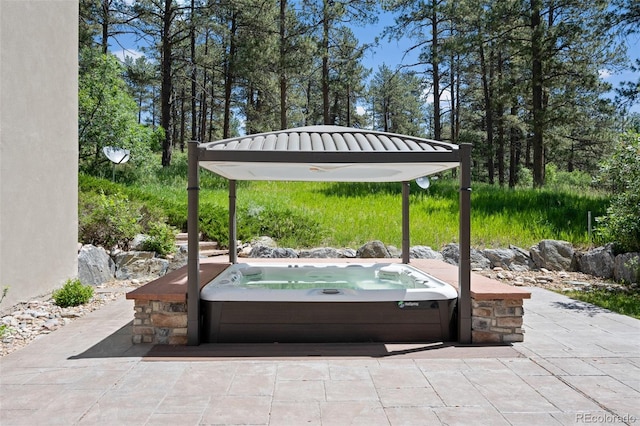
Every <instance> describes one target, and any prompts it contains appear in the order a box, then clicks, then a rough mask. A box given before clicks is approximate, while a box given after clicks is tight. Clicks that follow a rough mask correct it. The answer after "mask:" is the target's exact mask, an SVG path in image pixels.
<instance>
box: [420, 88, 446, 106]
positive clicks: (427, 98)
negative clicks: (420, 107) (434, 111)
mask: <svg viewBox="0 0 640 426" xmlns="http://www.w3.org/2000/svg"><path fill="white" fill-rule="evenodd" d="M422 96H423V97H424V101H425V103H426V104H428V105H431V104H433V93H432V92H431V91H430V90H425V91H424V92H423V94H422ZM450 103H451V91H450V90H447V89H445V90H443V91H442V93H440V105H442V104H447V105H449V104H450Z"/></svg>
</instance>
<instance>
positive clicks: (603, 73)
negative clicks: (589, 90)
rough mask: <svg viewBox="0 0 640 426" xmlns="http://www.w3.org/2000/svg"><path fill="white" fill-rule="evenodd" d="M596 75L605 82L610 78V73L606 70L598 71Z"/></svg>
mask: <svg viewBox="0 0 640 426" xmlns="http://www.w3.org/2000/svg"><path fill="white" fill-rule="evenodd" d="M598 75H599V76H600V78H601V79H603V80H606V79H607V78H609V77H611V75H612V73H611V71H609V70H607V69H603V70H598Z"/></svg>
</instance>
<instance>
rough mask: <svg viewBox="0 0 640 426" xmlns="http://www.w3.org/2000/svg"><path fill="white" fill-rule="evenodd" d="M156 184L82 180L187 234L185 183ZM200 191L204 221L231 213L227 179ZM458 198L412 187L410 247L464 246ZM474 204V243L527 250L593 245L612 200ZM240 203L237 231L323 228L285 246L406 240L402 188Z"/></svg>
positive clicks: (260, 197)
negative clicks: (258, 222)
mask: <svg viewBox="0 0 640 426" xmlns="http://www.w3.org/2000/svg"><path fill="white" fill-rule="evenodd" d="M150 181H151V182H150V183H136V184H131V185H123V184H112V183H111V182H108V181H105V180H97V179H94V178H87V177H81V190H90V191H97V190H104V191H106V192H107V193H108V192H122V193H124V194H126V195H127V196H128V197H129V198H130V199H131V200H135V201H139V202H142V203H146V204H147V205H148V206H149V208H152V209H160V210H162V211H163V212H164V216H165V217H167V218H168V220H169V222H170V223H171V224H173V225H174V226H176V227H178V228H182V229H185V227H186V217H187V209H186V205H187V194H186V190H185V188H186V180H185V178H181V177H176V176H175V175H171V177H170V179H165V181H164V182H163V181H162V180H160V181H158V179H150ZM201 188H202V189H201V191H200V205H201V208H200V215H201V221H202V220H206V219H207V216H208V215H210V214H212V213H211V212H213V211H214V210H218V214H220V210H226V209H227V205H228V193H227V185H226V181H225V180H224V179H221V178H218V177H215V176H213V175H211V174H209V173H208V172H206V171H205V172H203V173H202V179H201ZM458 196H459V195H458V183H457V181H455V180H452V179H440V180H437V181H435V182H434V183H433V184H432V185H431V187H430V188H429V189H428V190H423V189H420V188H419V187H418V186H417V185H415V183H412V184H411V195H410V232H411V245H428V246H431V247H432V248H434V249H440V248H441V247H442V246H443V245H445V244H448V243H452V242H457V241H458ZM471 198H472V202H471V203H472V213H471V220H472V224H471V243H472V246H474V247H476V248H483V247H508V246H509V245H510V244H514V245H517V246H520V247H523V248H528V247H529V246H531V245H533V244H535V243H537V242H539V241H540V240H542V239H547V238H549V239H561V240H567V241H570V242H571V243H573V244H574V245H576V246H587V245H589V243H590V242H589V238H588V234H587V212H588V211H591V212H592V215H593V217H597V216H598V215H602V214H603V213H604V212H605V209H606V207H607V205H608V201H609V200H608V198H607V197H605V196H602V195H598V194H592V193H586V192H585V193H581V194H579V193H574V192H569V191H566V192H562V191H557V190H555V191H550V190H533V189H517V190H509V189H503V188H500V187H498V186H491V185H487V184H480V183H475V184H474V185H473V192H472V196H471ZM237 203H238V207H239V212H238V226H239V227H241V226H243V223H246V222H247V221H248V220H249V219H251V217H250V216H252V215H255V214H256V212H261V211H265V210H266V211H269V212H270V215H269V216H267V217H268V219H263V220H269V221H273V222H277V221H279V220H284V219H285V218H286V216H293V217H295V218H298V219H297V220H298V222H304V223H301V226H305V227H316V228H317V229H316V230H315V231H317V232H313V233H311V234H310V236H308V238H304V240H302V241H297V240H296V237H295V235H292V236H291V237H288V236H287V235H286V232H285V233H284V234H285V235H283V236H281V241H279V243H280V244H281V245H282V246H288V247H294V248H302V247H310V246H318V245H324V246H333V247H352V248H357V247H359V246H361V245H362V244H364V243H366V242H368V241H371V240H380V241H382V242H384V243H385V244H390V245H395V246H400V245H401V241H402V197H401V184H400V183H383V184H373V183H331V182H273V181H252V182H239V184H238V191H237ZM301 218H308V219H309V221H308V222H307V221H301V220H300V219H301ZM295 226H296V225H295V223H292V224H290V227H295ZM305 235H306V234H305ZM222 243H223V244H225V243H226V242H225V241H223V242H222Z"/></svg>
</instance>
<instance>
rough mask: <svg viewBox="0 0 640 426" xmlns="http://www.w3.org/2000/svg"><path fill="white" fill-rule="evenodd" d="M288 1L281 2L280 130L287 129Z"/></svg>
mask: <svg viewBox="0 0 640 426" xmlns="http://www.w3.org/2000/svg"><path fill="white" fill-rule="evenodd" d="M286 12H287V0H280V129H281V130H284V129H286V128H287V73H286V70H285V57H286V50H287V49H286V41H287V40H286V18H287V15H286Z"/></svg>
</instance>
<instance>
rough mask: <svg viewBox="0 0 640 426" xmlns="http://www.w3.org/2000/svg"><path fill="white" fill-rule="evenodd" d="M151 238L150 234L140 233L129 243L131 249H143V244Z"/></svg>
mask: <svg viewBox="0 0 640 426" xmlns="http://www.w3.org/2000/svg"><path fill="white" fill-rule="evenodd" d="M148 239H149V236H148V235H145V234H138V235H136V236H135V237H133V240H131V242H130V243H129V249H130V250H142V249H143V247H142V246H143V245H144V242H145V241H147V240H148Z"/></svg>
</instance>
